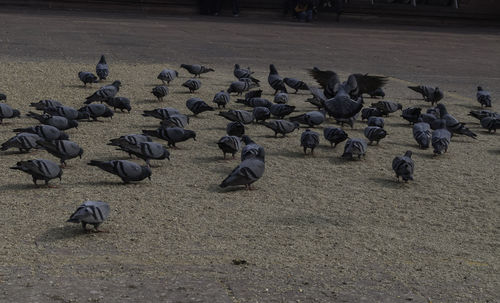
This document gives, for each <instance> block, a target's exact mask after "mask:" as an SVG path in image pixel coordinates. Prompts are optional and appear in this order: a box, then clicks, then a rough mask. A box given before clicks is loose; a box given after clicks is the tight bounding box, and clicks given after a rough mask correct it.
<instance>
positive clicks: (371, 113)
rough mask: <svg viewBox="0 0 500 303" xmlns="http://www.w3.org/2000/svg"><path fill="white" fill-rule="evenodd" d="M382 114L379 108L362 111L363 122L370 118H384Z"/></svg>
mask: <svg viewBox="0 0 500 303" xmlns="http://www.w3.org/2000/svg"><path fill="white" fill-rule="evenodd" d="M382 116H383V115H382V112H381V111H380V110H379V109H378V108H374V107H367V108H363V109H362V110H361V120H365V119H368V118H370V117H382Z"/></svg>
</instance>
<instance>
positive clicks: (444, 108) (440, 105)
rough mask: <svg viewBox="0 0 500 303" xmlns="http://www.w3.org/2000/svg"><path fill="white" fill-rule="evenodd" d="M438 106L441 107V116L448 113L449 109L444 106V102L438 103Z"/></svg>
mask: <svg viewBox="0 0 500 303" xmlns="http://www.w3.org/2000/svg"><path fill="white" fill-rule="evenodd" d="M436 107H437V108H438V109H439V113H440V115H441V117H442V116H444V115H446V114H447V113H448V111H447V110H446V106H444V104H443V103H438V105H436Z"/></svg>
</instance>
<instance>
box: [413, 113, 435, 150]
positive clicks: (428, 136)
mask: <svg viewBox="0 0 500 303" xmlns="http://www.w3.org/2000/svg"><path fill="white" fill-rule="evenodd" d="M413 138H414V139H415V141H417V144H418V146H419V147H420V148H422V149H426V148H429V145H430V143H431V140H432V132H431V127H430V125H429V123H427V122H423V121H422V120H420V121H419V122H417V123H415V124H413Z"/></svg>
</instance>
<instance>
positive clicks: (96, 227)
mask: <svg viewBox="0 0 500 303" xmlns="http://www.w3.org/2000/svg"><path fill="white" fill-rule="evenodd" d="M93 225H94V230H92V232H94V233H108V231H107V230H101V229H99V225H100V223H96V224H93Z"/></svg>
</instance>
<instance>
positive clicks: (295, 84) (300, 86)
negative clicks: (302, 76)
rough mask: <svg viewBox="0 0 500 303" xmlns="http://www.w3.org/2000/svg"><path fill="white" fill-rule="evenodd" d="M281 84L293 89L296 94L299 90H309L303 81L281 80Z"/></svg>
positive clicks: (293, 79)
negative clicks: (283, 83)
mask: <svg viewBox="0 0 500 303" xmlns="http://www.w3.org/2000/svg"><path fill="white" fill-rule="evenodd" d="M283 82H285V84H286V85H288V86H289V87H290V88H292V89H294V90H295V92H294V94H296V93H297V92H298V91H299V90H309V87H308V86H307V84H306V83H305V82H304V81H301V80H299V79H295V78H283Z"/></svg>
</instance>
